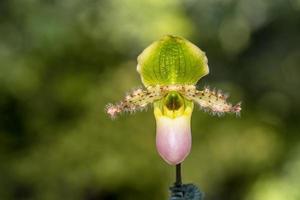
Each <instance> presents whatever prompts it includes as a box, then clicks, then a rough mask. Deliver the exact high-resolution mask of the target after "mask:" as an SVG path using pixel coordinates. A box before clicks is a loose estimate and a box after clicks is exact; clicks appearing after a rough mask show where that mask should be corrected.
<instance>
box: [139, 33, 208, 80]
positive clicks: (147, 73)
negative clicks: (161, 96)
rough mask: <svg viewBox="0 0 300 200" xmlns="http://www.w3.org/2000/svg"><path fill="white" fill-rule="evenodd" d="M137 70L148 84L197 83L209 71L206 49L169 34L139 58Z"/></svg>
mask: <svg viewBox="0 0 300 200" xmlns="http://www.w3.org/2000/svg"><path fill="white" fill-rule="evenodd" d="M137 71H138V72H139V73H140V75H141V79H142V82H143V84H144V85H145V86H150V85H173V84H189V85H194V84H196V83H197V81H198V80H199V79H200V78H201V77H203V76H205V75H207V74H208V73H209V69H208V65H207V58H206V55H205V53H204V52H203V51H201V50H200V49H199V48H198V47H196V46H195V45H194V44H192V43H191V42H189V41H187V40H186V39H184V38H181V37H177V36H171V35H167V36H164V37H163V38H162V39H160V40H158V41H156V42H154V43H152V44H151V45H150V46H149V47H147V48H146V49H145V50H144V51H143V52H142V53H141V54H140V55H139V57H138V66H137Z"/></svg>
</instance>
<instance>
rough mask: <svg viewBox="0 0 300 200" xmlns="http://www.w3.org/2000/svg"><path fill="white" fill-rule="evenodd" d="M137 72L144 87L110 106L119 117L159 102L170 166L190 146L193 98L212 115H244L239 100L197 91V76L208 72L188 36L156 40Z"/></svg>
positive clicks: (161, 144)
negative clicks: (229, 100) (185, 37)
mask: <svg viewBox="0 0 300 200" xmlns="http://www.w3.org/2000/svg"><path fill="white" fill-rule="evenodd" d="M137 71H138V73H139V74H140V76H141V80H142V82H143V84H144V88H139V89H136V90H134V91H133V92H131V93H130V94H128V95H127V96H126V97H125V98H124V99H123V100H122V101H120V102H119V103H116V104H109V105H107V108H106V112H107V113H108V114H109V115H110V116H111V117H112V118H115V117H116V116H117V115H119V114H121V113H123V112H129V113H133V112H135V111H137V110H144V108H146V107H147V106H148V105H150V104H153V105H154V116H155V119H156V147H157V150H158V153H159V154H160V156H161V157H162V158H163V159H164V160H165V161H166V162H167V163H169V164H170V165H177V164H179V163H181V162H182V161H183V160H184V159H185V158H186V156H187V155H188V154H189V152H190V150H191V144H192V136H191V116H192V112H193V108H194V103H196V104H198V105H199V107H200V108H202V109H204V110H205V111H209V112H210V113H212V114H218V115H222V114H223V113H235V114H239V112H240V110H241V106H240V103H238V104H236V105H231V104H230V103H227V102H226V99H227V96H225V95H223V94H222V93H221V92H220V91H218V92H216V91H215V90H209V89H208V88H205V89H204V90H200V91H199V90H197V89H196V86H195V85H196V83H197V82H198V80H199V79H200V78H201V77H203V76H205V75H207V74H208V73H209V68H208V64H207V58H206V55H205V53H204V52H203V51H201V50H200V49H199V48H198V47H196V46H195V45H193V44H192V43H191V42H189V41H187V40H186V39H184V38H181V37H177V36H171V35H168V36H165V37H163V38H162V39H160V40H158V41H156V42H154V43H152V44H151V45H150V46H149V47H147V48H146V49H145V50H144V51H143V52H142V53H141V54H140V55H139V57H138V65H137Z"/></svg>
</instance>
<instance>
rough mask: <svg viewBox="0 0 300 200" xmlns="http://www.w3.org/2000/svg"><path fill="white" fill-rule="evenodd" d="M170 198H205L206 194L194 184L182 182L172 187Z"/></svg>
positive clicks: (182, 199)
mask: <svg viewBox="0 0 300 200" xmlns="http://www.w3.org/2000/svg"><path fill="white" fill-rule="evenodd" d="M170 191H171V197H170V200H203V199H204V194H203V193H202V192H201V191H200V189H199V188H198V187H197V186H195V185H194V184H180V185H176V184H175V185H174V186H172V187H170Z"/></svg>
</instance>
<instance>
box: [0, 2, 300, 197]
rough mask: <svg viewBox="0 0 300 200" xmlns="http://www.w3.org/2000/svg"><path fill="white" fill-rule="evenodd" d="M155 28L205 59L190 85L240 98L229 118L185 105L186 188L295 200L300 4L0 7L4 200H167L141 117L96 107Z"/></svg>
mask: <svg viewBox="0 0 300 200" xmlns="http://www.w3.org/2000/svg"><path fill="white" fill-rule="evenodd" d="M165 34H175V35H179V36H183V37H185V38H187V39H188V40H190V41H192V42H193V43H195V44H196V45H197V46H199V47H200V48H201V49H202V50H204V51H205V52H206V53H207V56H208V60H209V66H210V74H209V75H208V76H206V77H204V78H203V79H201V81H200V82H199V87H200V88H202V87H204V86H205V85H209V86H210V87H212V88H214V87H216V88H219V89H223V90H224V91H225V92H228V93H230V94H231V98H230V101H231V102H233V103H236V102H238V101H240V100H242V102H243V104H242V107H243V110H242V114H241V117H240V118H237V117H235V116H232V115H226V116H224V117H221V118H219V117H212V116H210V115H209V114H207V113H204V112H201V111H199V109H195V112H194V114H193V118H192V129H193V131H192V132H193V147H192V152H191V154H190V156H189V157H188V158H187V159H186V161H185V162H184V164H183V179H184V182H185V183H189V182H193V183H195V184H197V185H198V186H199V187H200V188H201V189H202V190H203V191H205V193H206V200H299V199H300V189H299V188H300V135H299V128H300V92H299V91H300V90H299V88H300V81H299V77H300V66H299V63H300V45H299V44H300V37H299V36H300V0H186V1H179V0H151V1H150V0H148V1H139V0H124V1H121V0H119V1H118V0H101V1H97V0H87V1H80V0H44V1H38V0H1V1H0V112H1V115H0V199H1V200H2V199H4V200H6V199H7V200H66V199H72V200H76V199H78V200H96V199H97V200H102V199H103V200H114V199H117V200H119V199H120V200H123V199H124V200H129V199H145V200H148V199H149V200H153V199H157V200H163V199H167V198H168V187H169V186H170V185H171V184H172V183H173V182H174V168H173V167H170V166H168V165H167V164H166V163H165V162H164V161H163V160H162V159H161V158H160V157H159V156H158V154H157V152H156V149H155V121H154V116H153V113H152V109H149V110H148V112H143V113H137V114H136V115H128V116H126V117H121V118H119V119H118V120H115V121H112V120H110V119H109V118H108V117H107V116H106V115H105V113H104V107H105V105H106V104H107V103H108V102H115V101H118V100H119V99H120V98H121V97H123V96H124V94H125V93H126V91H129V90H130V89H132V88H135V87H137V86H140V85H141V81H140V78H139V76H138V73H137V72H136V57H137V56H138V55H139V53H140V52H141V51H142V50H143V49H144V48H145V47H146V46H148V45H149V44H150V43H151V42H152V41H154V40H157V39H159V38H160V37H162V36H163V35H165Z"/></svg>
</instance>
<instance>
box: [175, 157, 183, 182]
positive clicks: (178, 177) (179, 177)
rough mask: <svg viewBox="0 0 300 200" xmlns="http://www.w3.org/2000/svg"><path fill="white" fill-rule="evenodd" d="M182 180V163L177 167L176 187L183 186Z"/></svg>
mask: <svg viewBox="0 0 300 200" xmlns="http://www.w3.org/2000/svg"><path fill="white" fill-rule="evenodd" d="M181 185H182V180H181V163H179V164H177V165H176V182H175V186H181Z"/></svg>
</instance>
